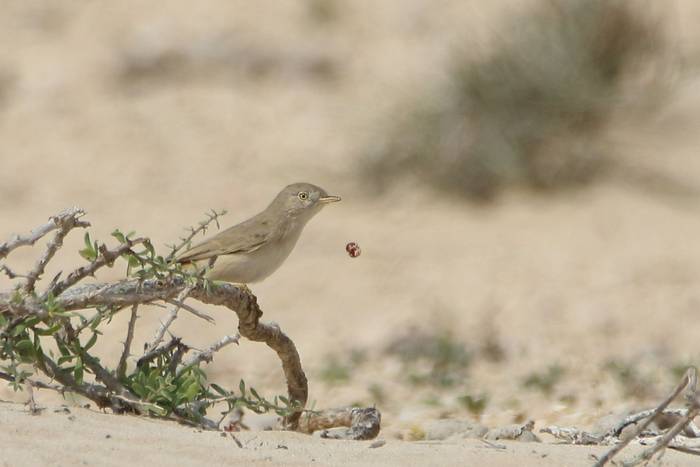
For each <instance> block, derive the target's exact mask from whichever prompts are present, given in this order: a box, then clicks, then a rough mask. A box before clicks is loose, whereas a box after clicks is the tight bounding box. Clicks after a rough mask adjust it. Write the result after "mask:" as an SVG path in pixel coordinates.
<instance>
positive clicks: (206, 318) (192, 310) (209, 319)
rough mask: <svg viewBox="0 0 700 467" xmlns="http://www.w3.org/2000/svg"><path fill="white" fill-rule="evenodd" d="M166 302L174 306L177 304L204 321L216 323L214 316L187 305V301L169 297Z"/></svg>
mask: <svg viewBox="0 0 700 467" xmlns="http://www.w3.org/2000/svg"><path fill="white" fill-rule="evenodd" d="M166 302H167V303H169V304H171V305H175V306H177V307H179V308H182V309H183V310H185V311H189V312H190V313H192V314H193V315H195V316H196V317H197V318H202V319H203V320H204V321H206V322H208V323H211V324H214V323H216V321H215V320H214V318H212V317H211V316H209V315H208V314H206V313H202V312H201V311H199V310H197V309H196V308H194V307H191V306H189V305H188V304H187V303H185V302H181V301H179V300H170V299H168V300H166Z"/></svg>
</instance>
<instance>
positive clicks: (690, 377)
mask: <svg viewBox="0 0 700 467" xmlns="http://www.w3.org/2000/svg"><path fill="white" fill-rule="evenodd" d="M694 380H695V369H694V368H690V369H688V371H687V372H686V373H685V375H683V379H682V380H681V382H680V383H679V384H678V386H677V387H676V389H674V390H673V392H672V393H671V395H670V396H668V397H667V398H666V399H665V400H664V401H663V402H662V403H661V405H659V406H658V407H657V408H656V409H654V411H653V412H652V413H651V416H649V417H648V418H647V419H646V420H645V421H644V422H642V423H641V424H640V425H639V426H638V427H637V429H636V430H635V431H634V433H633V434H631V435H630V436H628V437H626V438H625V439H623V440H620V443H618V444H616V445H615V446H613V448H612V449H610V450H609V451H608V452H606V453H605V455H603V457H601V458H600V459H598V462H596V463H595V464H594V467H602V466H604V465H605V464H606V463H608V461H610V460H611V459H612V458H613V456H615V455H616V454H617V453H618V452H620V451H621V450H622V449H624V447H625V446H627V445H628V444H629V443H630V441H632V440H633V439H634V438H636V437H637V436H639V435H640V433H642V431H644V429H645V428H646V427H647V426H649V424H651V422H652V421H653V420H654V418H656V416H657V415H659V414H660V413H661V412H663V411H664V409H665V408H666V407H668V405H669V404H670V403H671V402H673V400H674V399H675V398H676V397H678V395H679V394H680V393H681V392H683V389H684V388H685V387H686V386H688V384H691V383H692V382H693V381H694Z"/></svg>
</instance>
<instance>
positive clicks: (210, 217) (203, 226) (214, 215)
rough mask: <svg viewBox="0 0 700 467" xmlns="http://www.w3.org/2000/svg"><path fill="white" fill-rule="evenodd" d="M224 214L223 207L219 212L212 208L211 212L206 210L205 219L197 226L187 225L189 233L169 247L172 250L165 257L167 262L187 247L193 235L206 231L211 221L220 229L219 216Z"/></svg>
mask: <svg viewBox="0 0 700 467" xmlns="http://www.w3.org/2000/svg"><path fill="white" fill-rule="evenodd" d="M225 214H226V210H225V209H222V210H221V211H219V212H216V210H214V209H212V210H211V213H208V212H207V213H206V216H207V219H206V220H204V221H201V222H200V223H199V225H198V226H197V227H189V228H188V229H187V230H189V232H190V233H189V234H188V235H187V236H186V237H184V238H181V239H180V240H181V242H180V244H179V245H173V246H172V247H171V249H172V251H171V252H170V254H169V255H168V256H167V257H166V258H165V260H166V261H168V262H170V261H172V260H173V259H174V258H175V256H176V255H177V254H178V252H179V251H180V250H182V249H183V248H185V247H187V246H188V245H189V244H190V242H192V239H193V238H194V237H196V236H197V234H199V233H200V232H201V233H206V231H207V229H208V228H209V225H210V224H211V223H212V222H214V223H216V227H217V228H219V229H220V228H221V226H220V225H219V217H221V216H223V215H225Z"/></svg>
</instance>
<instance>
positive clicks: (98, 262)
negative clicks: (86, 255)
mask: <svg viewBox="0 0 700 467" xmlns="http://www.w3.org/2000/svg"><path fill="white" fill-rule="evenodd" d="M145 241H146V239H145V238H135V239H131V240H130V239H126V242H125V243H122V244H121V245H119V246H118V247H116V248H114V249H111V250H110V249H108V248H107V247H106V246H105V245H100V246H99V248H98V250H99V255H98V257H97V259H95V261H93V262H91V263H90V264H88V265H86V266H82V267H80V268H78V269H76V270H75V271H73V272H71V273H70V274H69V275H68V277H66V278H65V279H63V280H62V281H60V282H57V283H56V284H55V285H54V286H53V287H52V288H51V289H49V291H48V292H47V294H45V295H48V293H49V292H50V293H52V294H53V295H54V297H57V296H59V295H60V294H62V293H63V292H64V291H66V290H67V289H68V288H70V287H72V286H73V285H75V284H77V283H78V282H80V281H81V280H83V279H84V278H86V277H87V276H93V275H95V272H96V271H97V270H98V269H100V268H102V267H104V266H107V265H111V264H113V263H114V261H115V260H116V259H117V258H119V257H120V256H121V255H123V254H125V253H128V252H129V251H131V248H133V247H134V246H135V245H139V244H142V243H143V242H145ZM44 298H46V297H44Z"/></svg>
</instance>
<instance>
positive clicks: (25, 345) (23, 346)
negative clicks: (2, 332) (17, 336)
mask: <svg viewBox="0 0 700 467" xmlns="http://www.w3.org/2000/svg"><path fill="white" fill-rule="evenodd" d="M15 349H16V350H17V351H18V352H22V353H29V352H33V351H34V344H33V343H32V341H30V340H29V339H23V340H21V341H19V342H17V343H16V344H15Z"/></svg>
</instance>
